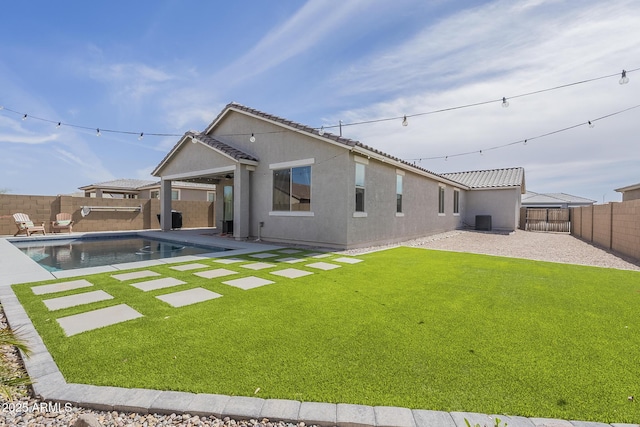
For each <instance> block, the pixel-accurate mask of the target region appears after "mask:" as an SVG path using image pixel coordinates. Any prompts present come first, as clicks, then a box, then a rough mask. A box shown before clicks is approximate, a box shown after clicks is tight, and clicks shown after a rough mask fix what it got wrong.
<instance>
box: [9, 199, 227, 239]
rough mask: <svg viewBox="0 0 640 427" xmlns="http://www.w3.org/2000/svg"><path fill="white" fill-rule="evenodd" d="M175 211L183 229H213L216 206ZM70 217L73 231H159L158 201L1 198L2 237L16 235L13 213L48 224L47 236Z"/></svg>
mask: <svg viewBox="0 0 640 427" xmlns="http://www.w3.org/2000/svg"><path fill="white" fill-rule="evenodd" d="M83 206H98V207H102V208H121V207H127V208H136V207H137V208H141V209H140V210H139V211H116V210H104V211H92V212H90V213H89V214H88V215H87V216H85V217H83V216H82V214H81V210H82V207H83ZM172 209H173V210H176V211H180V212H182V228H197V227H213V226H215V225H216V223H215V209H214V203H213V202H203V201H182V200H174V201H173V202H172ZM61 212H65V213H70V214H71V215H72V217H73V221H74V223H73V231H78V232H93V231H128V230H153V229H160V224H159V223H158V218H157V215H158V214H159V213H160V200H158V199H102V198H90V197H71V196H28V195H14V194H0V235H13V234H14V233H15V232H16V231H17V228H16V225H15V222H14V220H13V214H14V213H25V214H27V215H29V218H31V220H32V221H33V222H34V223H35V224H40V223H42V222H44V223H45V229H46V230H47V233H49V230H50V229H51V221H53V220H54V219H55V217H56V215H57V214H58V213H61Z"/></svg>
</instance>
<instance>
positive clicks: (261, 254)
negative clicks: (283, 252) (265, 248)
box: [249, 252, 278, 259]
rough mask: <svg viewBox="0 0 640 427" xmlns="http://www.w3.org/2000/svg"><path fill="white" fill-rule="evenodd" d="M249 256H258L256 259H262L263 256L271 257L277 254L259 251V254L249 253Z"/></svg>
mask: <svg viewBox="0 0 640 427" xmlns="http://www.w3.org/2000/svg"><path fill="white" fill-rule="evenodd" d="M249 256H250V257H251V258H258V259H264V258H273V257H277V256H278V254H272V253H271V252H261V253H259V254H251V255H249Z"/></svg>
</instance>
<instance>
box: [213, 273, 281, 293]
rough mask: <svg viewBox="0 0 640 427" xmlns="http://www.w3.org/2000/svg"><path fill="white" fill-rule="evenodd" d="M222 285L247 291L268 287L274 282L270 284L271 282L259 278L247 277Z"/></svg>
mask: <svg viewBox="0 0 640 427" xmlns="http://www.w3.org/2000/svg"><path fill="white" fill-rule="evenodd" d="M222 283H224V284H225V285H229V286H235V287H236V288H240V289H244V290H245V291H246V290H248V289H253V288H257V287H259V286H264V285H270V284H272V283H275V282H272V281H271V280H266V279H261V278H259V277H254V276H249V277H243V278H242V279H235V280H228V281H226V282H222Z"/></svg>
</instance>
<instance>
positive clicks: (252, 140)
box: [249, 134, 256, 142]
mask: <svg viewBox="0 0 640 427" xmlns="http://www.w3.org/2000/svg"><path fill="white" fill-rule="evenodd" d="M249 141H250V142H256V137H255V136H254V135H253V134H251V137H250V138H249Z"/></svg>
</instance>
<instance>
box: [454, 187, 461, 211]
mask: <svg viewBox="0 0 640 427" xmlns="http://www.w3.org/2000/svg"><path fill="white" fill-rule="evenodd" d="M453 216H460V190H459V189H457V188H454V189H453Z"/></svg>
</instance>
